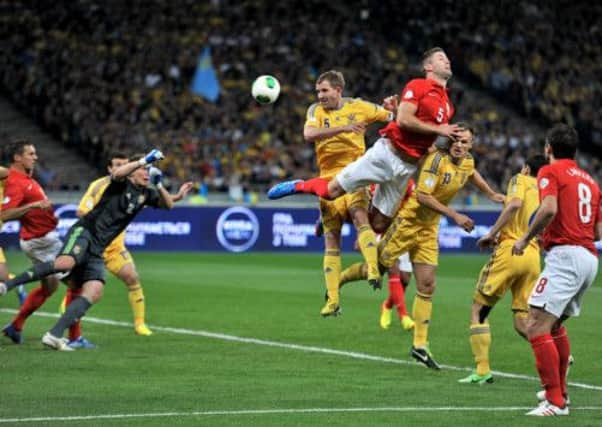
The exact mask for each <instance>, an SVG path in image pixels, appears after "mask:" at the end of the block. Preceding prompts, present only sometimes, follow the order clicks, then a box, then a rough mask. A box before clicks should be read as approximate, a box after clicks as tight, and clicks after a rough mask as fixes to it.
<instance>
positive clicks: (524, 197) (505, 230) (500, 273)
mask: <svg viewBox="0 0 602 427" xmlns="http://www.w3.org/2000/svg"><path fill="white" fill-rule="evenodd" d="M546 164H547V161H546V159H545V157H544V156H539V155H538V156H533V157H530V158H529V159H528V160H527V162H526V163H525V165H524V166H523V168H522V170H521V172H520V173H519V174H517V175H515V176H514V177H512V179H511V180H510V182H509V183H508V191H507V195H506V202H505V206H504V209H503V210H502V212H501V213H500V216H499V217H498V219H497V221H496V222H495V224H494V225H493V227H491V230H490V231H489V233H488V234H486V235H485V236H483V237H481V238H480V239H479V241H478V242H477V244H478V245H479V248H481V249H485V248H493V253H492V254H491V258H490V259H489V262H488V263H487V264H486V265H485V266H484V267H483V269H482V270H481V274H480V275H479V280H478V282H477V286H476V289H475V292H474V297H473V298H474V301H473V304H472V308H471V313H470V347H471V348H472V354H473V355H474V359H475V362H476V365H477V366H476V371H475V372H473V373H472V374H471V375H469V376H468V377H466V378H462V379H461V380H459V382H461V383H469V384H484V383H492V382H493V376H492V374H491V368H490V366H489V348H490V346H491V332H490V328H489V322H488V321H487V318H488V316H489V313H490V312H491V310H492V309H493V307H494V306H495V305H496V304H497V302H498V301H499V300H500V299H501V298H502V297H503V296H504V295H505V294H506V292H508V290H510V291H511V292H512V312H513V313H514V329H515V330H516V332H517V333H518V334H519V335H520V336H522V337H523V338H525V339H526V338H527V332H526V331H527V315H528V313H529V304H528V303H527V300H528V298H529V295H530V294H531V289H532V288H533V284H534V283H535V282H536V281H537V278H538V277H539V273H540V270H541V267H540V254H539V245H538V243H537V242H536V241H535V240H532V241H531V242H530V243H529V246H527V248H526V249H525V254H524V255H523V256H522V257H516V256H512V246H513V245H514V242H516V241H517V240H518V239H520V238H521V237H522V236H523V235H524V234H525V233H526V232H527V230H528V229H529V223H530V220H531V218H532V216H533V214H535V211H536V210H537V208H538V207H539V192H538V189H537V179H536V177H537V172H538V171H539V168H541V167H542V166H544V165H546Z"/></svg>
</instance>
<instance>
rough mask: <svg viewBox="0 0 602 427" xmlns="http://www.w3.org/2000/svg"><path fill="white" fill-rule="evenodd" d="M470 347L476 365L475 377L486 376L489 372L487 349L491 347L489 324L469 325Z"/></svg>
mask: <svg viewBox="0 0 602 427" xmlns="http://www.w3.org/2000/svg"><path fill="white" fill-rule="evenodd" d="M470 347H471V348H472V354H473V355H474V360H475V362H476V363H477V375H486V374H488V373H489V372H491V368H490V367H489V348H490V347H491V331H490V330H489V323H474V324H472V325H470Z"/></svg>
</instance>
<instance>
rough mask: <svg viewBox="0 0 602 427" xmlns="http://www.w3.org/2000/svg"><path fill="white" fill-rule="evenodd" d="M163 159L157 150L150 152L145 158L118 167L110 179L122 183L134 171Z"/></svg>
mask: <svg viewBox="0 0 602 427" xmlns="http://www.w3.org/2000/svg"><path fill="white" fill-rule="evenodd" d="M163 158H165V156H164V155H163V153H162V152H161V151H160V150H158V149H156V148H155V149H153V150H151V151H150V152H149V153H148V154H147V155H146V156H144V157H142V158H140V159H138V160H133V161H131V162H127V163H126V164H124V165H122V166H119V167H118V168H116V169H114V170H113V173H111V179H112V180H114V181H123V180H124V179H125V178H126V177H127V176H128V175H129V174H131V173H132V172H134V171H135V170H136V169H138V168H141V167H143V166H146V165H148V164H151V163H155V162H157V161H159V160H161V159H163Z"/></svg>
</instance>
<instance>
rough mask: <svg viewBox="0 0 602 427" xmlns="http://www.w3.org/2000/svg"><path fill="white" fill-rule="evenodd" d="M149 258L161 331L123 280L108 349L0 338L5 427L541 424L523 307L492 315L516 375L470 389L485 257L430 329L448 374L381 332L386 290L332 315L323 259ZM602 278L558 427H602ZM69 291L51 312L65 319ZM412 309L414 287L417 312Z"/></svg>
mask: <svg viewBox="0 0 602 427" xmlns="http://www.w3.org/2000/svg"><path fill="white" fill-rule="evenodd" d="M7 257H8V260H9V263H10V265H11V270H13V271H20V270H21V269H23V267H25V266H26V265H27V262H26V260H25V258H24V257H23V256H22V254H20V253H16V252H8V254H7ZM134 258H135V260H136V262H137V265H138V270H139V272H140V275H141V278H142V284H143V286H144V290H145V294H146V299H147V321H148V323H149V325H151V328H152V327H154V330H155V334H154V335H153V336H152V337H138V336H135V335H134V333H133V329H132V328H131V327H130V326H129V325H126V324H124V322H127V323H130V322H131V320H132V319H131V312H130V308H129V304H128V302H127V296H126V289H125V286H124V285H123V284H121V283H120V282H118V281H117V280H116V279H114V278H112V277H109V280H108V283H107V286H106V292H105V296H104V299H103V300H102V301H101V302H100V303H99V304H98V305H97V306H95V307H93V308H92V310H91V311H90V312H89V313H88V316H89V317H90V319H89V320H84V325H83V328H84V334H85V336H86V337H87V338H88V339H90V340H91V341H93V342H95V343H97V344H98V346H99V348H98V349H96V350H81V351H77V352H72V353H61V352H54V351H50V350H47V349H44V348H43V346H42V345H41V344H40V338H41V336H42V335H43V333H44V332H45V331H46V330H48V329H49V328H50V326H51V325H52V324H53V323H54V321H55V320H54V319H53V318H50V317H48V316H33V317H31V318H30V319H29V321H28V323H27V326H26V329H25V332H24V336H25V343H24V344H23V345H21V346H16V345H13V344H12V343H10V342H9V341H8V339H6V338H5V337H0V384H1V386H0V390H1V392H0V425H49V426H59V425H61V426H62V425H73V426H92V425H99V426H126V425H127V426H130V425H131V426H134V425H145V426H146V425H152V426H164V425H178V426H180V425H191V426H197V425H207V426H232V425H245V426H247V425H252V426H283V425H286V426H308V425H332V426H368V425H370V426H378V425H382V426H387V425H405V426H450V425H454V424H455V425H462V426H463V427H464V426H472V425H475V426H476V425H479V426H483V425H487V426H509V425H521V426H523V425H542V424H541V423H542V420H537V419H530V418H528V417H525V416H524V415H523V414H524V412H526V410H528V409H530V408H532V407H534V406H535V405H536V401H535V392H536V391H537V390H538V389H539V384H538V381H536V372H535V368H534V364H533V356H532V353H531V349H530V347H529V345H528V344H527V343H526V342H525V341H523V340H522V339H520V338H519V337H518V336H517V335H516V334H515V332H514V331H513V329H512V320H511V312H510V309H509V298H506V299H505V300H504V301H503V302H501V303H500V304H499V306H498V307H496V309H495V310H494V311H493V313H492V314H491V318H490V320H491V327H492V334H493V344H492V354H491V364H492V368H493V369H494V370H495V371H499V372H501V373H504V374H515V375H516V377H511V376H506V375H498V376H496V381H495V383H494V384H492V385H486V386H470V385H461V384H458V383H457V380H458V379H459V378H461V377H463V376H465V375H467V374H468V373H469V369H471V368H472V366H473V361H472V356H471V353H470V347H469V343H468V319H469V308H470V303H471V297H472V292H473V289H474V283H475V278H476V276H477V274H478V272H479V269H480V267H481V266H482V264H483V263H484V262H485V261H486V259H487V258H486V257H485V256H472V255H470V256H469V255H464V256H443V257H442V258H441V265H440V268H439V274H438V287H437V293H436V296H435V299H434V308H433V318H432V325H431V329H430V342H431V349H432V351H433V353H434V355H435V357H436V359H437V360H438V361H439V362H440V363H442V364H443V365H445V368H444V369H443V370H442V371H439V372H434V371H431V370H428V369H426V368H424V367H422V366H421V365H418V364H415V363H413V362H412V361H411V360H410V358H409V356H408V351H409V349H410V346H411V338H412V337H411V334H410V333H407V332H405V331H403V330H402V329H401V327H400V326H399V324H398V323H396V322H395V323H393V325H392V326H391V328H390V329H389V330H387V331H382V330H381V329H380V328H379V326H378V317H379V306H380V304H381V302H382V300H383V298H384V297H385V296H386V285H385V289H383V291H380V292H374V291H372V290H371V289H369V287H368V285H367V284H366V283H365V282H358V283H355V284H351V285H349V286H348V287H346V288H345V289H344V291H343V294H342V307H343V314H342V316H340V317H338V318H326V319H323V318H321V317H320V316H319V314H318V313H319V310H320V308H321V306H322V304H323V295H324V285H323V278H322V274H321V264H322V258H321V256H320V255H318V254H314V255H298V254H275V253H271V254H238V255H225V254H203V253H198V254H190V253H135V254H134ZM358 259H359V258H358V257H357V256H356V255H347V256H344V257H343V262H344V264H345V265H348V264H349V263H350V262H352V261H355V260H358ZM601 281H602V280H601V279H598V281H597V282H596V284H595V285H594V287H593V288H592V289H591V290H590V291H589V293H588V294H587V295H586V297H585V302H584V306H583V312H582V315H581V317H580V318H578V319H572V320H569V321H568V322H567V329H568V331H569V335H570V337H571V341H572V352H573V354H574V356H575V359H576V363H575V365H574V367H573V368H572V370H571V372H570V381H571V382H574V383H579V384H578V385H574V386H570V388H569V392H570V394H571V400H572V410H571V415H570V417H565V418H563V419H559V420H551V421H550V422H551V424H550V422H548V420H546V425H552V424H553V425H559V424H560V423H562V424H563V425H567V426H568V425H570V426H579V425H584V426H585V425H589V426H594V425H602V421H601V420H602V362H600V360H601V359H602V357H601V356H602V350H601V348H602V347H601V345H600V342H601V341H600V338H601V337H600V325H601V324H602V311H601V310H599V307H601V306H602V286H601ZM32 286H35V285H33V284H32V285H29V288H31V287H32ZM63 292H64V290H63V289H60V292H58V293H57V294H56V295H54V296H53V297H52V298H51V299H50V300H49V301H47V302H46V304H45V306H44V307H42V309H41V311H42V312H43V313H51V314H52V315H54V313H56V312H57V308H58V305H59V300H60V298H59V294H60V296H61V297H62V294H63ZM413 297H414V286H413V284H412V285H411V286H410V288H409V291H408V294H407V298H406V300H407V303H408V306H409V307H410V308H411V304H412V301H413ZM16 306H17V303H16V297H15V295H13V294H9V295H7V296H5V297H3V298H1V299H0V322H2V324H6V323H7V322H8V321H9V320H10V319H11V317H12V313H11V312H10V310H11V309H15V308H16ZM43 313H42V314H43ZM98 319H102V320H105V321H107V322H102V321H100V320H98ZM587 386H594V387H593V389H591V388H589V389H588V388H586V387H587ZM471 408H472V409H471ZM68 417H73V418H68Z"/></svg>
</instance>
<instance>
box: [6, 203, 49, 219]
mask: <svg viewBox="0 0 602 427" xmlns="http://www.w3.org/2000/svg"><path fill="white" fill-rule="evenodd" d="M50 208H52V202H51V201H50V200H48V199H44V200H40V201H37V202H31V203H28V204H26V205H23V206H19V207H18V208H7V209H3V210H2V212H0V219H1V220H2V221H11V220H13V219H19V218H21V217H22V216H23V215H25V214H26V213H27V212H29V211H30V210H32V209H50Z"/></svg>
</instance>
